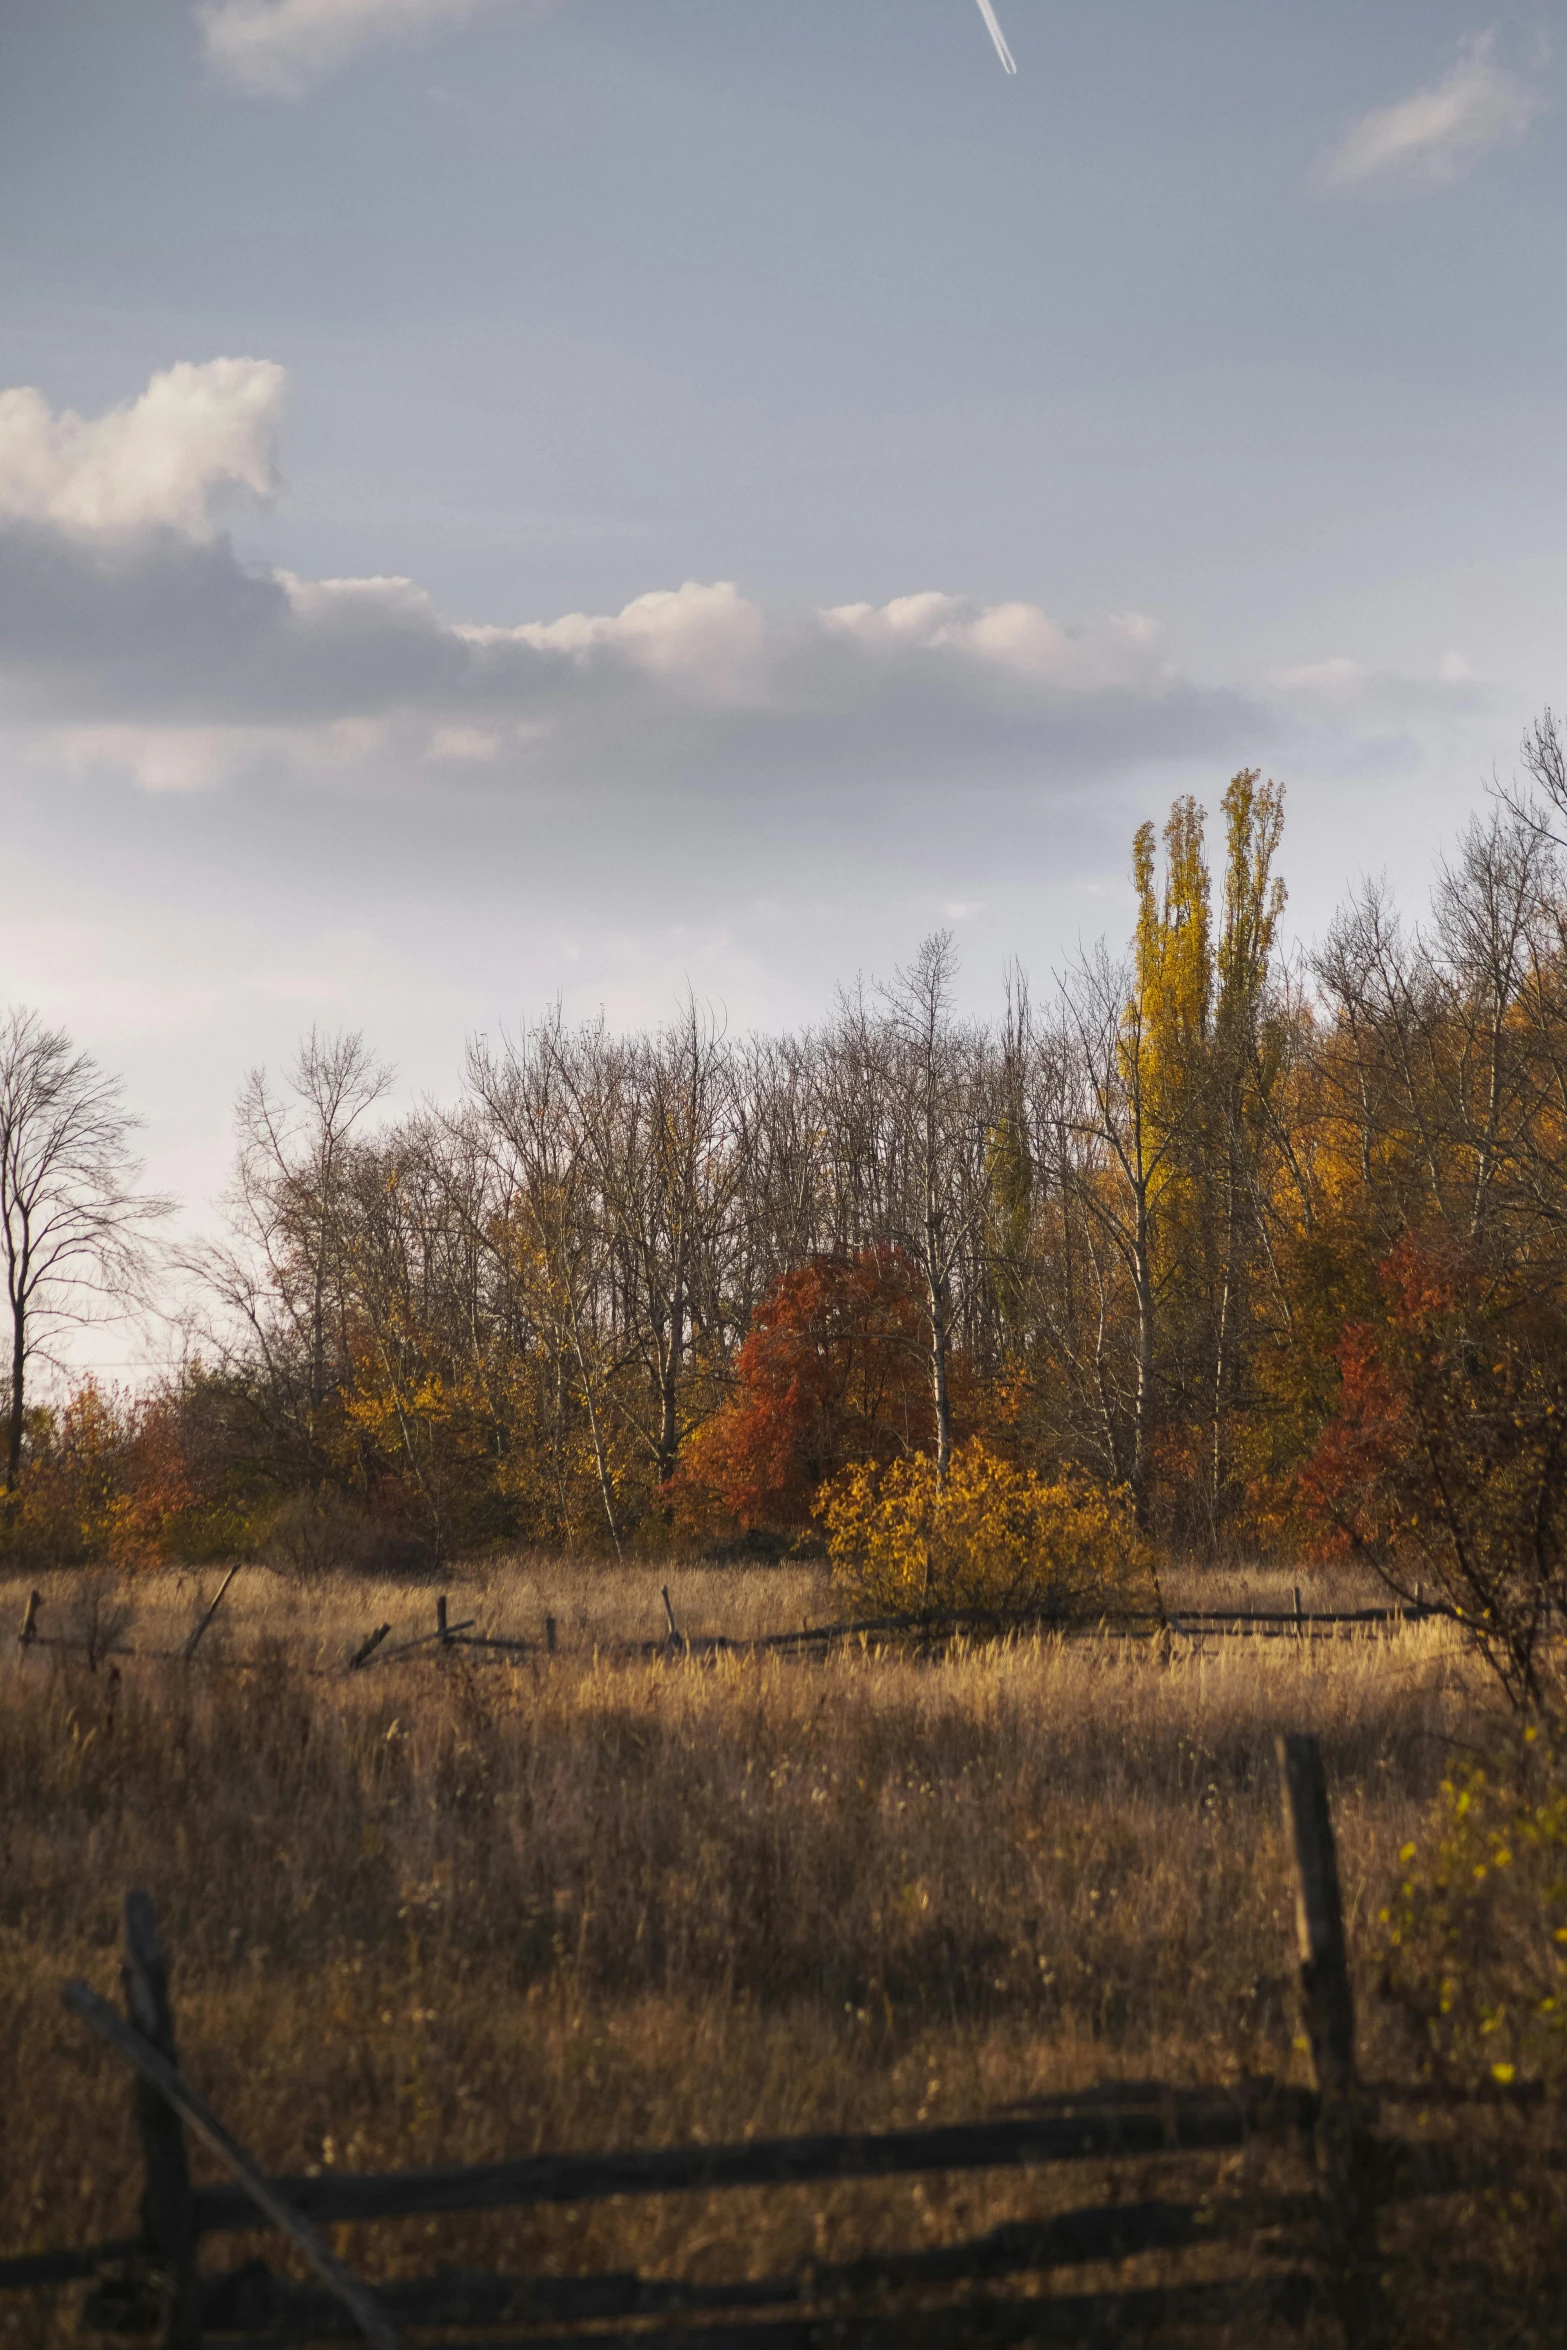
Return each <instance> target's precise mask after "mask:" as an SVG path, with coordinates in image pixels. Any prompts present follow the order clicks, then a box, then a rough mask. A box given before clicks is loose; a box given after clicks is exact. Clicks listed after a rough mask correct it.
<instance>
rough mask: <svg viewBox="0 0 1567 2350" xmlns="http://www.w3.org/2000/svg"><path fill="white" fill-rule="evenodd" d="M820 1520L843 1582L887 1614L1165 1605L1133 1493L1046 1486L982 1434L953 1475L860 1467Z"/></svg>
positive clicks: (853, 1595)
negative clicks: (992, 1448)
mask: <svg viewBox="0 0 1567 2350" xmlns="http://www.w3.org/2000/svg"><path fill="white" fill-rule="evenodd" d="M817 1515H818V1517H819V1518H820V1520H821V1522H822V1525H823V1528H824V1530H825V1532H826V1536H827V1552H828V1556H829V1557H830V1559H831V1560H832V1563H833V1567H834V1570H835V1572H836V1577H837V1581H838V1583H839V1586H840V1588H841V1589H842V1590H843V1591H844V1592H845V1593H846V1595H847V1596H848V1597H849V1598H850V1599H851V1600H853V1601H854V1602H855V1603H856V1604H857V1605H859V1606H862V1607H870V1608H874V1609H876V1610H878V1611H880V1612H882V1613H885V1614H893V1615H908V1616H913V1617H919V1616H924V1615H931V1614H935V1613H939V1612H941V1611H943V1610H947V1609H984V1610H992V1611H995V1612H996V1613H998V1614H1013V1613H1017V1612H1020V1611H1029V1612H1038V1613H1046V1614H1049V1615H1052V1616H1055V1617H1058V1618H1062V1619H1068V1618H1074V1617H1076V1618H1081V1617H1085V1616H1086V1617H1090V1618H1091V1617H1094V1616H1096V1615H1100V1614H1104V1613H1106V1612H1110V1613H1124V1612H1128V1611H1141V1610H1145V1611H1148V1612H1149V1613H1152V1614H1157V1613H1159V1612H1160V1611H1159V1595H1158V1587H1157V1584H1156V1581H1155V1578H1154V1573H1153V1564H1152V1554H1151V1552H1150V1551H1149V1548H1148V1545H1147V1544H1146V1542H1145V1541H1144V1540H1143V1538H1142V1536H1141V1535H1140V1534H1139V1533H1138V1531H1137V1526H1136V1522H1135V1519H1134V1517H1133V1515H1132V1512H1131V1510H1130V1508H1129V1506H1128V1497H1127V1496H1126V1495H1125V1494H1124V1493H1110V1492H1106V1491H1105V1490H1104V1488H1103V1487H1101V1486H1097V1485H1094V1484H1093V1483H1092V1482H1090V1481H1089V1480H1088V1479H1085V1478H1081V1477H1062V1478H1057V1479H1055V1480H1053V1481H1049V1482H1047V1481H1046V1480H1045V1479H1044V1478H1042V1477H1041V1476H1039V1475H1038V1474H1037V1473H1036V1472H1035V1471H1034V1470H1032V1469H1019V1468H1016V1467H1014V1465H1013V1464H1012V1463H1011V1462H1010V1461H1005V1460H1003V1459H1001V1458H1000V1457H999V1456H998V1455H997V1454H996V1453H994V1452H992V1451H990V1450H989V1448H988V1447H987V1446H986V1445H984V1444H983V1443H981V1442H980V1441H979V1439H978V1438H977V1437H976V1438H972V1439H970V1441H969V1442H968V1443H967V1444H963V1445H960V1446H959V1447H958V1449H957V1450H956V1452H955V1453H954V1454H953V1456H952V1462H951V1466H950V1468H949V1470H948V1473H947V1476H946V1478H945V1479H942V1478H940V1477H938V1475H937V1474H936V1465H935V1462H934V1461H933V1460H932V1459H931V1457H930V1456H929V1454H926V1453H919V1454H916V1455H914V1456H913V1457H912V1458H911V1459H906V1460H895V1461H892V1462H889V1463H888V1464H887V1465H886V1466H885V1467H878V1466H877V1465H876V1464H874V1463H871V1462H859V1463H856V1464H855V1465H854V1466H853V1467H852V1468H848V1469H844V1470H842V1471H841V1472H840V1473H839V1475H838V1476H837V1477H835V1478H834V1479H833V1481H832V1483H831V1484H830V1485H828V1486H827V1487H826V1488H825V1489H824V1491H823V1492H822V1495H821V1497H820V1499H819V1501H818V1503H817Z"/></svg>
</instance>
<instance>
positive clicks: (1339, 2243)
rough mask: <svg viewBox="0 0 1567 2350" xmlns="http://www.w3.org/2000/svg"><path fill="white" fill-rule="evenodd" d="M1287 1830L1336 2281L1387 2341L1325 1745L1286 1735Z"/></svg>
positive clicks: (1354, 2315)
mask: <svg viewBox="0 0 1567 2350" xmlns="http://www.w3.org/2000/svg"><path fill="white" fill-rule="evenodd" d="M1278 1756H1279V1777H1280V1779H1281V1781H1282V1784H1283V1793H1284V1830H1285V1835H1286V1838H1287V1840H1288V1843H1289V1847H1290V1854H1291V1858H1292V1860H1293V1862H1294V1871H1295V1931H1296V1941H1297V1946H1298V1950H1299V1955H1300V2001H1301V2012H1302V2017H1303V2020H1304V2022H1305V2026H1306V2036H1307V2039H1308V2041H1309V2042H1310V2046H1311V2066H1312V2071H1313V2073H1314V2074H1315V2076H1316V2083H1317V2099H1318V2107H1317V2133H1316V2152H1317V2173H1318V2177H1319V2178H1320V2180H1321V2183H1322V2215H1323V2226H1324V2234H1325V2236H1326V2240H1327V2253H1328V2265H1329V2271H1330V2277H1329V2282H1330V2287H1331V2290H1332V2294H1333V2300H1334V2304H1335V2307H1336V2308H1337V2310H1338V2314H1339V2319H1340V2322H1341V2324H1342V2325H1343V2328H1344V2338H1345V2340H1346V2341H1347V2342H1348V2343H1349V2344H1350V2345H1351V2350H1375V2345H1377V2344H1379V2343H1381V2342H1383V2341H1385V2340H1386V2338H1387V2324H1386V2315H1385V2311H1384V2309H1383V2304H1382V2288H1381V2278H1380V2274H1379V2271H1378V2267H1377V2221H1376V2201H1375V2195H1374V2181H1373V2163H1372V2147H1371V2142H1370V2137H1369V2134H1368V2132H1367V2130H1366V2127H1365V2123H1366V2115H1365V2110H1364V2100H1363V2099H1362V2097H1361V2094H1360V2089H1359V2084H1358V2081H1357V2078H1356V2072H1355V2000H1354V1993H1353V1992H1352V1990H1351V1988H1350V1980H1349V1950H1348V1945H1347V1943H1346V1941H1345V1936H1344V1902H1343V1896H1342V1894H1341V1892H1340V1889H1339V1875H1338V1852H1337V1848H1336V1847H1335V1845H1334V1841H1333V1819H1332V1814H1331V1813H1330V1811H1329V1809H1328V1789H1327V1780H1326V1777H1325V1776H1324V1773H1323V1768H1322V1748H1321V1746H1320V1745H1319V1743H1318V1741H1317V1740H1316V1739H1315V1738H1314V1737H1310V1736H1307V1735H1303V1734H1300V1733H1289V1734H1286V1733H1283V1732H1281V1733H1280V1736H1279V1740H1278Z"/></svg>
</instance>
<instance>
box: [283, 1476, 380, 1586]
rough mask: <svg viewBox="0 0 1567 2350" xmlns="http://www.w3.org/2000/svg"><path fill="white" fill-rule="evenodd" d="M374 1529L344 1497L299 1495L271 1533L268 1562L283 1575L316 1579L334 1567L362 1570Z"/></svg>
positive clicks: (325, 1492) (286, 1505) (285, 1507)
mask: <svg viewBox="0 0 1567 2350" xmlns="http://www.w3.org/2000/svg"><path fill="white" fill-rule="evenodd" d="M373 1540H374V1528H373V1527H372V1526H371V1525H370V1523H369V1521H368V1519H367V1518H366V1517H365V1516H364V1514H363V1513H362V1512H361V1511H359V1510H356V1509H355V1508H354V1507H353V1505H352V1504H351V1503H350V1502H347V1501H345V1500H344V1499H343V1497H342V1495H341V1494H340V1493H334V1492H333V1491H332V1489H331V1487H330V1486H323V1487H322V1489H321V1490H320V1492H318V1493H296V1494H294V1495H293V1497H292V1498H291V1499H290V1500H288V1501H285V1502H284V1503H283V1505H282V1507H281V1508H280V1509H279V1511H278V1513H277V1515H276V1517H274V1519H273V1520H272V1524H271V1526H270V1527H269V1528H268V1530H267V1539H266V1549H265V1556H266V1558H267V1561H268V1563H269V1564H270V1565H271V1566H274V1567H277V1568H279V1569H280V1570H281V1571H282V1572H283V1573H284V1574H291V1575H299V1576H302V1577H305V1578H306V1579H313V1578H314V1577H316V1576H318V1575H325V1574H328V1573H330V1572H331V1570H332V1569H333V1568H334V1567H342V1568H347V1569H349V1570H357V1569H359V1568H362V1567H363V1566H364V1565H365V1563H366V1560H367V1557H368V1555H369V1552H370V1549H371V1545H372V1543H373Z"/></svg>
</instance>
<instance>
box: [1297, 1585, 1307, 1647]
mask: <svg viewBox="0 0 1567 2350" xmlns="http://www.w3.org/2000/svg"><path fill="white" fill-rule="evenodd" d="M1295 1637H1296V1639H1297V1640H1304V1639H1305V1637H1306V1625H1305V1619H1304V1617H1303V1615H1302V1613H1301V1605H1300V1585H1299V1584H1298V1583H1297V1584H1296V1586H1295Z"/></svg>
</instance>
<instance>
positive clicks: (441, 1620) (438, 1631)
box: [435, 1591, 451, 1648]
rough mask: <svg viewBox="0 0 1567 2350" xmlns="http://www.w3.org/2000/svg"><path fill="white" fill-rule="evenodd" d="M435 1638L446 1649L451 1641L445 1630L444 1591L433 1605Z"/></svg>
mask: <svg viewBox="0 0 1567 2350" xmlns="http://www.w3.org/2000/svg"><path fill="white" fill-rule="evenodd" d="M435 1637H436V1639H437V1640H438V1641H439V1642H440V1644H441V1646H442V1647H443V1648H445V1647H447V1646H448V1645H449V1643H450V1641H451V1634H450V1633H449V1632H448V1631H447V1629H446V1594H445V1592H444V1591H443V1592H442V1593H441V1596H440V1598H439V1599H438V1600H437V1601H436V1603H435Z"/></svg>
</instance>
